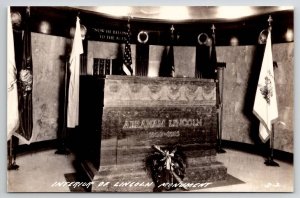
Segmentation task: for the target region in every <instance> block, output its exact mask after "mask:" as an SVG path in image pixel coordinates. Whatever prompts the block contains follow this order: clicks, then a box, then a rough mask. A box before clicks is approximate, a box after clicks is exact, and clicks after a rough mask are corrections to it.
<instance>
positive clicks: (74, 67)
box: [67, 17, 83, 128]
mask: <svg viewBox="0 0 300 198" xmlns="http://www.w3.org/2000/svg"><path fill="white" fill-rule="evenodd" d="M79 21H80V19H79V17H77V21H76V29H75V35H74V40H73V46H72V52H71V55H70V60H69V64H70V73H71V74H70V81H69V94H68V107H67V127H69V128H75V126H77V125H78V123H79V121H78V120H79V77H80V54H82V53H83V46H82V38H81V32H80V22H79Z"/></svg>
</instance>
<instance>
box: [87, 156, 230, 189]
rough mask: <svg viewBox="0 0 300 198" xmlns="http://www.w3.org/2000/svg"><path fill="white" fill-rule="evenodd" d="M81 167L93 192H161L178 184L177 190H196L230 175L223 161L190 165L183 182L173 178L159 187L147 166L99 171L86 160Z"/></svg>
mask: <svg viewBox="0 0 300 198" xmlns="http://www.w3.org/2000/svg"><path fill="white" fill-rule="evenodd" d="M82 167H83V169H84V172H85V173H86V174H87V175H88V177H89V179H90V181H91V183H92V185H91V186H92V188H91V191H92V192H156V191H159V192H161V191H166V190H165V189H170V188H172V187H177V189H176V191H180V190H182V191H193V190H199V189H203V188H206V187H209V186H210V185H212V184H213V183H214V182H218V181H222V180H226V177H227V168H226V167H225V166H224V165H223V164H222V163H220V162H213V163H211V164H199V165H198V166H197V167H195V166H193V167H187V168H186V175H185V177H184V179H183V180H182V181H181V183H179V182H177V181H176V180H174V182H173V183H162V184H160V186H156V185H155V183H154V182H153V180H152V177H151V173H150V172H149V171H148V170H146V168H142V167H140V166H138V165H122V166H118V167H105V168H103V169H101V168H100V171H97V169H96V168H95V167H94V166H93V164H92V163H90V162H88V161H84V162H83V163H82ZM139 167H140V168H139ZM173 189H175V188H173ZM167 192H172V191H167Z"/></svg>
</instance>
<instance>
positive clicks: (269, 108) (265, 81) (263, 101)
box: [253, 31, 278, 142]
mask: <svg viewBox="0 0 300 198" xmlns="http://www.w3.org/2000/svg"><path fill="white" fill-rule="evenodd" d="M253 113H254V114H255V115H256V117H257V118H258V119H259V121H260V125H259V136H260V138H261V140H262V141H263V142H266V141H267V140H268V139H269V136H270V134H271V132H272V121H273V120H274V119H276V118H277V117H278V109H277V99H276V89H275V81H274V71H273V58H272V46H271V31H269V34H268V38H267V43H266V47H265V51H264V57H263V61H262V66H261V71H260V75H259V80H258V85H257V89H256V94H255V101H254V106H253Z"/></svg>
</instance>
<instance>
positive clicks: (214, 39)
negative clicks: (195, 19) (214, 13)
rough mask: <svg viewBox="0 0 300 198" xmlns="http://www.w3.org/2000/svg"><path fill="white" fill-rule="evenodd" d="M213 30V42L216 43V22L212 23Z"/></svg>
mask: <svg viewBox="0 0 300 198" xmlns="http://www.w3.org/2000/svg"><path fill="white" fill-rule="evenodd" d="M211 30H212V38H213V42H214V43H216V35H215V30H216V26H215V25H214V24H212V26H211Z"/></svg>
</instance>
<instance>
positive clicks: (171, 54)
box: [166, 43, 175, 77]
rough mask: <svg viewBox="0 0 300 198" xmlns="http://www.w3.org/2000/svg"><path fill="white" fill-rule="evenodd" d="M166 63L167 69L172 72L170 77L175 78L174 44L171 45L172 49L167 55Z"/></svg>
mask: <svg viewBox="0 0 300 198" xmlns="http://www.w3.org/2000/svg"><path fill="white" fill-rule="evenodd" d="M166 63H167V67H168V68H169V70H170V72H169V73H170V74H169V76H170V77H174V76H175V65H174V49H173V44H172V43H171V45H170V48H169V50H168V53H167V58H166Z"/></svg>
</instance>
